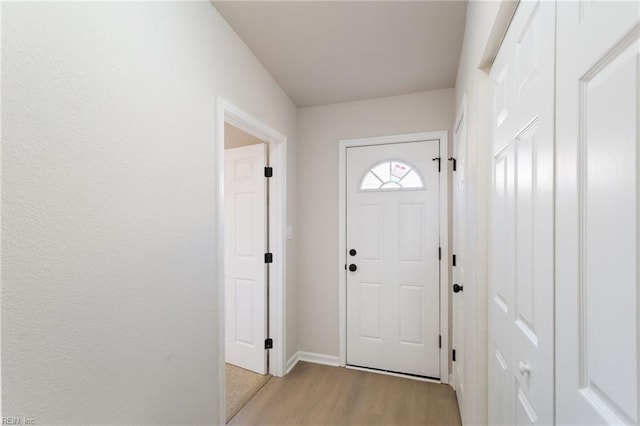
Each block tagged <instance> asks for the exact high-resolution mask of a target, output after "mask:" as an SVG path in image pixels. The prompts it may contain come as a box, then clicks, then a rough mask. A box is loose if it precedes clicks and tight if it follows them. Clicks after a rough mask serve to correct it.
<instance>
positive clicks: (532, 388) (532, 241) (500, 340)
mask: <svg viewBox="0 0 640 426" xmlns="http://www.w3.org/2000/svg"><path fill="white" fill-rule="evenodd" d="M555 7H556V6H555V4H554V3H552V2H546V1H539V2H536V1H521V2H520V4H519V5H518V8H517V10H516V12H515V15H514V17H513V21H512V23H511V26H510V27H509V30H508V31H507V34H506V35H505V38H504V41H503V43H502V46H501V47H500V50H499V52H498V55H497V57H496V60H495V62H494V64H493V67H492V69H491V83H492V85H493V93H494V114H493V117H494V121H493V129H494V130H493V133H494V134H493V140H494V144H493V156H494V159H493V209H492V241H491V248H492V252H491V258H492V263H491V275H490V287H489V303H490V306H489V321H490V325H489V424H492V425H532V424H540V425H549V424H552V423H553V422H554V393H553V387H554V383H553V377H554V376H553V373H554V371H553V369H554V363H553V348H554V347H553V344H554V335H553V326H554V325H553V311H554V304H553V288H554V287H553V279H554V276H553V268H554V241H553V237H554V209H553V206H554V204H553V199H554V198H553V197H554V192H553V190H554V175H553V170H554V161H553V155H554V133H553V132H554V42H555V37H554V32H555V31H554V29H555Z"/></svg>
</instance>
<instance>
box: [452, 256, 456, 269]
mask: <svg viewBox="0 0 640 426" xmlns="http://www.w3.org/2000/svg"><path fill="white" fill-rule="evenodd" d="M451 263H452V264H453V266H456V255H455V254H454V255H453V257H452V259H451Z"/></svg>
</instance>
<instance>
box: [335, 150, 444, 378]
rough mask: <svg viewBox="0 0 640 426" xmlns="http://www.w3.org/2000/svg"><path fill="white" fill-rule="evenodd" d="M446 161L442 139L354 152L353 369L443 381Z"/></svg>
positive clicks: (350, 159) (350, 185) (350, 213)
mask: <svg viewBox="0 0 640 426" xmlns="http://www.w3.org/2000/svg"><path fill="white" fill-rule="evenodd" d="M439 156H440V155H439V141H437V140H435V141H424V142H410V143H401V144H389V145H375V146H365V147H350V148H348V149H347V191H346V194H347V238H346V239H347V254H346V259H347V262H348V264H347V268H349V267H350V268H351V269H353V270H350V269H347V270H346V274H347V281H346V282H347V364H348V365H354V366H361V367H369V368H377V369H382V370H388V371H394V372H401V373H410V374H417V375H422V376H428V377H433V378H439V377H440V350H439V328H440V327H439V325H440V309H439V306H440V291H439V258H438V257H439V212H440V210H439V174H438V164H437V161H432V159H433V158H435V157H439ZM350 250H354V251H355V252H352V253H354V254H353V255H351V254H350V253H349V251H350ZM352 265H353V266H352Z"/></svg>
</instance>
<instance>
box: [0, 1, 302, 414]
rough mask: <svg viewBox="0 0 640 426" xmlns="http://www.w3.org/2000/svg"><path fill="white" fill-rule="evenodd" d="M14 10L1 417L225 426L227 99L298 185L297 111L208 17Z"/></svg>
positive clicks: (5, 135)
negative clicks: (284, 140)
mask: <svg viewBox="0 0 640 426" xmlns="http://www.w3.org/2000/svg"><path fill="white" fill-rule="evenodd" d="M2 8H3V10H2V38H3V40H2V42H3V45H2V55H3V57H2V62H3V64H2V65H3V69H2V73H3V75H2V84H3V87H2V91H3V93H2V94H3V99H2V103H3V105H2V107H3V110H2V122H3V127H2V204H3V205H2V215H3V218H2V219H3V223H2V255H3V256H2V272H3V276H2V278H3V281H2V390H3V392H2V396H3V400H2V409H3V415H5V416H29V417H32V418H34V419H35V420H36V422H37V423H38V424H98V423H100V424H154V425H157V424H213V423H217V422H218V421H219V419H220V415H219V414H220V410H221V408H220V407H219V406H218V390H219V387H218V386H219V385H218V383H219V378H220V371H218V357H219V352H218V348H217V343H218V324H217V318H218V312H217V309H216V306H217V302H216V294H217V290H216V286H217V283H216V265H215V259H216V253H215V249H216V236H215V220H216V217H215V187H216V171H215V164H216V161H215V157H214V152H215V150H214V146H215V139H214V135H215V116H216V115H215V113H216V111H215V105H216V97H217V96H218V95H222V96H224V97H225V98H226V99H228V100H229V101H230V102H232V103H234V104H235V105H237V106H239V107H240V108H242V109H244V110H246V111H247V112H248V113H250V114H252V115H254V116H256V117H257V118H258V119H260V120H262V121H263V122H265V123H266V124H267V125H269V126H271V127H273V128H275V129H277V130H278V131H280V132H281V133H283V134H285V135H286V136H287V137H288V138H289V139H288V142H289V148H290V151H289V152H288V157H289V159H288V160H289V161H288V164H289V165H290V169H289V174H290V176H295V167H294V166H295V158H296V151H295V141H296V135H295V120H296V115H295V114H296V112H295V111H296V110H295V107H294V105H293V104H292V102H291V101H290V100H289V99H288V97H287V96H286V95H285V94H284V93H283V91H282V90H281V89H280V88H279V87H278V86H277V84H276V83H275V82H274V81H273V80H272V78H271V77H270V76H269V75H268V73H267V72H266V71H265V69H264V68H263V67H262V66H261V64H260V63H259V62H258V61H257V59H256V58H255V57H254V56H253V55H252V54H251V52H250V51H249V50H248V49H247V48H246V46H245V45H244V44H243V43H242V41H241V40H240V39H239V37H237V35H236V34H235V33H233V31H232V30H231V29H230V28H229V26H228V25H227V24H226V22H225V21H224V20H223V19H222V18H221V17H220V15H219V14H218V13H217V12H216V10H215V9H214V7H213V6H212V5H211V4H210V3H209V2H197V3H194V2H176V3H158V2H145V3H114V2H110V3H95V2H85V3H42V2H38V3H6V2H5V3H3V4H2ZM289 182H290V186H289V188H288V190H289V208H288V214H289V218H290V222H293V219H295V211H294V209H293V206H294V205H295V179H293V178H291V179H289ZM288 243H289V246H288V251H289V253H290V257H289V259H288V261H289V265H290V267H289V269H288V274H289V277H293V276H294V273H295V270H294V268H293V265H294V262H295V247H294V246H293V244H292V242H291V241H289V242H288ZM288 285H289V291H288V297H289V303H290V304H289V311H290V312H295V308H294V306H295V305H294V304H293V303H294V301H295V289H294V286H293V283H292V281H291V280H289V282H288ZM292 319H295V318H292ZM294 324H295V322H294V321H290V322H289V325H288V331H289V336H290V337H291V340H290V341H289V342H288V348H289V353H290V354H292V353H293V352H295V350H296V348H297V345H296V342H295V334H296V333H295V325H294Z"/></svg>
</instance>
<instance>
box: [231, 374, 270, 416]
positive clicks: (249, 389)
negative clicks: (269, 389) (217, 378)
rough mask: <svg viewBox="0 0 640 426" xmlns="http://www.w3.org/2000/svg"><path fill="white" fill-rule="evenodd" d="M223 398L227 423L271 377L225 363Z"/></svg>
mask: <svg viewBox="0 0 640 426" xmlns="http://www.w3.org/2000/svg"><path fill="white" fill-rule="evenodd" d="M225 365H226V367H225V374H226V376H225V380H226V384H225V399H226V404H227V406H226V413H227V423H228V422H229V420H231V419H232V418H233V416H235V415H236V414H237V413H238V411H240V409H241V408H242V407H243V406H244V405H245V404H246V403H247V402H248V401H249V400H250V399H251V398H252V397H253V395H255V394H256V392H258V391H259V390H260V388H261V387H263V386H264V385H265V384H266V383H267V381H268V380H269V379H270V378H271V376H270V375H268V374H267V375H266V376H262V375H260V374H257V373H254V372H253V371H249V370H245V369H243V368H240V367H236V366H235V365H231V364H225Z"/></svg>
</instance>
